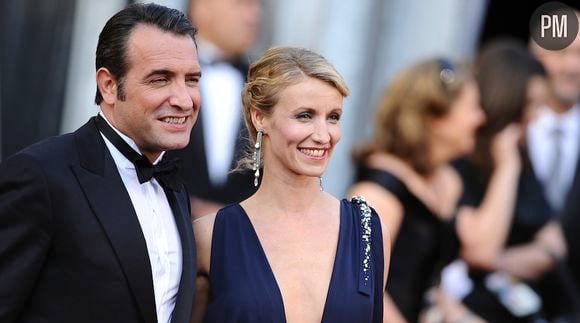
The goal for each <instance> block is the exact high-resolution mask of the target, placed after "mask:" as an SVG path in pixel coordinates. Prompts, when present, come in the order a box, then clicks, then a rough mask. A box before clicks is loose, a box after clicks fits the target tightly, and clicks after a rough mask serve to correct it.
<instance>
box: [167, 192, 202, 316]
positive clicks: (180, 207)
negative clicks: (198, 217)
mask: <svg viewBox="0 0 580 323" xmlns="http://www.w3.org/2000/svg"><path fill="white" fill-rule="evenodd" d="M166 195H167V199H168V201H169V205H170V206H171V210H172V211H173V216H174V217H175V224H176V225H177V230H178V231H179V236H180V239H181V250H182V256H183V262H182V264H183V266H182V271H181V281H180V283H179V291H178V293H177V299H176V301H175V309H174V310H173V316H172V319H171V321H172V322H175V323H178V322H189V321H190V320H191V311H192V306H193V296H194V294H195V275H196V272H197V268H196V253H195V241H194V237H193V229H192V226H191V218H190V215H189V214H190V212H189V208H188V203H189V198H188V197H187V196H186V194H185V190H184V189H182V191H181V192H172V191H166Z"/></svg>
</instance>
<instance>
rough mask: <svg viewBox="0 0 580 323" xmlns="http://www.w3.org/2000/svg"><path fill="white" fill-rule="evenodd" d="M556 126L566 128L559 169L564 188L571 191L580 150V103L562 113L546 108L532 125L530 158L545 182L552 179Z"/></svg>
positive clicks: (529, 143)
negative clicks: (553, 132) (554, 130)
mask: <svg viewBox="0 0 580 323" xmlns="http://www.w3.org/2000/svg"><path fill="white" fill-rule="evenodd" d="M556 127H559V128H560V129H561V130H562V159H561V163H560V167H561V169H560V170H559V171H560V178H561V179H562V180H563V183H562V185H563V187H564V190H563V191H564V192H567V191H568V190H569V189H570V186H571V185H572V181H573V179H574V174H575V172H576V167H577V165H576V164H577V162H578V151H579V150H580V104H576V105H575V106H574V107H572V108H571V109H570V110H568V111H566V112H565V113H561V114H557V113H555V112H554V111H553V110H552V109H550V108H548V107H542V108H540V111H539V113H538V117H537V118H536V119H535V120H534V121H533V122H532V123H531V124H530V126H529V128H528V134H527V144H528V150H529V155H530V160H531V162H532V165H533V168H534V172H535V173H536V176H537V177H538V179H539V180H540V181H541V182H542V183H544V184H545V183H546V182H547V181H548V176H549V173H550V167H551V165H550V163H551V161H552V158H553V155H554V153H553V148H554V144H553V137H552V131H553V129H555V128H556Z"/></svg>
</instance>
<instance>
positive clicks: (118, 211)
mask: <svg viewBox="0 0 580 323" xmlns="http://www.w3.org/2000/svg"><path fill="white" fill-rule="evenodd" d="M168 199H169V200H170V202H171V200H172V199H174V201H173V202H175V201H177V202H176V203H173V205H172V209H173V213H174V216H175V222H176V225H177V228H178V231H179V234H180V239H181V246H182V250H183V272H182V276H181V282H180V286H179V287H180V288H179V292H178V294H177V300H176V305H175V309H174V311H173V319H172V322H176V323H181V322H189V320H190V317H191V309H192V304H193V296H194V289H195V287H194V286H195V273H196V264H195V259H196V255H195V245H194V237H193V231H192V227H191V221H190V216H189V203H188V198H187V194H186V193H185V189H182V191H180V192H172V193H169V194H168ZM13 321H17V322H60V323H65V322H75V323H76V322H95V323H96V322H99V323H100V322H123V323H129V322H148V323H152V322H156V310H155V296H154V291H153V281H152V275H151V266H150V263H149V257H148V254H147V247H146V243H145V238H144V236H143V233H142V231H141V228H140V225H139V221H138V219H137V216H136V214H135V210H134V208H133V205H132V203H131V200H130V198H129V194H128V192H127V191H126V189H125V187H124V184H123V182H122V180H121V177H120V175H119V173H118V171H117V167H116V165H115V163H114V161H113V158H112V157H111V155H110V153H109V151H108V150H107V147H106V146H105V143H104V141H103V139H102V137H101V135H100V134H99V132H98V130H97V128H96V126H95V122H94V118H93V119H91V120H90V121H89V122H88V123H87V124H85V125H84V126H83V127H81V128H80V129H78V130H77V131H76V132H74V133H71V134H67V135H63V136H59V137H54V138H51V139H48V140H46V141H43V142H41V143H38V144H35V145H33V146H30V147H29V148H27V149H25V150H23V151H21V152H19V153H17V154H16V155H14V156H12V157H10V158H9V159H7V160H6V161H4V162H3V163H2V164H1V165H0V322H13Z"/></svg>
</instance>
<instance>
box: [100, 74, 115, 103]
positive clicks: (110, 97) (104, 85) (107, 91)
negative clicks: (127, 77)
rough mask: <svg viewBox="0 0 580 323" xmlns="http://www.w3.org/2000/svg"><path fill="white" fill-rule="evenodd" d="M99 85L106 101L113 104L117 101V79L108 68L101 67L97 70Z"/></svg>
mask: <svg viewBox="0 0 580 323" xmlns="http://www.w3.org/2000/svg"><path fill="white" fill-rule="evenodd" d="M97 86H98V87H99V91H100V92H101V95H102V96H103V101H104V102H105V103H107V104H109V105H113V104H114V103H115V102H116V101H117V91H118V83H117V79H116V78H115V76H114V75H113V74H112V73H111V72H110V71H109V70H108V69H106V68H104V67H101V68H99V69H98V70H97Z"/></svg>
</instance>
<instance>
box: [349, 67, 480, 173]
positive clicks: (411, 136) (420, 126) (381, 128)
mask: <svg viewBox="0 0 580 323" xmlns="http://www.w3.org/2000/svg"><path fill="white" fill-rule="evenodd" d="M472 80H473V78H472V75H471V74H470V72H469V69H468V67H467V65H466V64H461V65H456V64H453V63H451V62H450V61H448V60H444V59H431V60H427V61H422V62H419V63H417V64H415V65H412V66H411V67H409V68H408V69H406V70H404V71H403V72H401V73H400V74H398V75H397V76H396V77H395V78H394V80H393V81H392V82H391V84H390V86H389V87H387V88H386V89H385V91H384V92H383V95H382V97H381V98H380V100H379V102H378V105H377V107H376V110H375V125H374V133H373V135H372V137H371V140H370V141H369V142H368V143H367V144H366V145H365V146H363V148H362V149H359V150H358V151H355V154H354V156H355V159H356V160H357V161H358V162H359V163H364V162H365V161H366V159H367V158H368V157H369V156H370V155H371V154H373V153H376V152H387V153H390V154H393V155H395V156H397V157H399V158H401V159H403V160H405V161H406V162H408V163H409V164H410V165H411V166H412V167H413V169H415V170H416V171H417V172H418V173H420V174H423V175H425V174H428V173H430V172H431V171H432V170H433V169H432V168H433V165H431V164H430V161H429V160H428V155H429V154H428V149H429V144H428V136H429V133H428V131H429V130H428V127H427V121H428V120H429V119H432V118H440V117H443V116H445V115H446V114H447V113H448V112H449V110H450V108H451V105H452V103H453V101H454V100H455V99H457V97H458V96H459V93H460V92H461V90H462V89H463V87H464V85H465V84H466V83H467V82H470V81H472Z"/></svg>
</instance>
